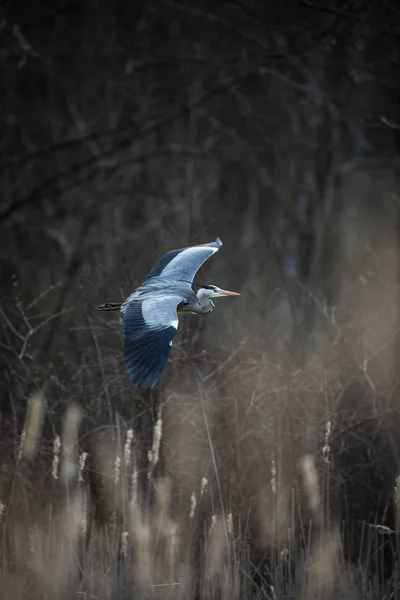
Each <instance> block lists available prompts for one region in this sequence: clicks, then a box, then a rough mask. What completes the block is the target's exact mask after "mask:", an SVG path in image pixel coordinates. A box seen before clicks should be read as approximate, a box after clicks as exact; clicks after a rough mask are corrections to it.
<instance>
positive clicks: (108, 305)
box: [96, 302, 122, 310]
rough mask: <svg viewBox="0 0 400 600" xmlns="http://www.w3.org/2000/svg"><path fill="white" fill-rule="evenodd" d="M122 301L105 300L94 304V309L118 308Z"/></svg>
mask: <svg viewBox="0 0 400 600" xmlns="http://www.w3.org/2000/svg"><path fill="white" fill-rule="evenodd" d="M121 304H122V302H105V303H104V304H99V306H96V310H120V308H121Z"/></svg>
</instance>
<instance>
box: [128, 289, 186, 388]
mask: <svg viewBox="0 0 400 600" xmlns="http://www.w3.org/2000/svg"><path fill="white" fill-rule="evenodd" d="M184 300H185V299H184V298H183V297H182V296H178V295H169V294H165V295H158V296H157V295H156V296H154V297H153V298H145V299H140V297H136V298H134V299H132V301H131V302H128V303H127V304H126V306H125V310H124V311H123V312H124V332H125V337H124V357H125V366H126V370H127V373H128V377H129V379H130V380H131V381H132V382H133V383H137V384H138V386H139V387H154V386H155V385H156V383H157V381H158V380H159V379H160V376H161V373H162V372H163V370H164V367H165V365H166V364H167V360H168V357H169V354H170V352H171V346H172V340H173V339H174V337H175V335H176V332H177V329H178V323H179V321H178V314H177V307H178V305H179V304H180V303H181V302H182V301H184Z"/></svg>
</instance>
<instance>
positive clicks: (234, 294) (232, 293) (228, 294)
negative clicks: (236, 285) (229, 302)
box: [215, 290, 240, 297]
mask: <svg viewBox="0 0 400 600" xmlns="http://www.w3.org/2000/svg"><path fill="white" fill-rule="evenodd" d="M217 296H240V294H239V292H229V291H228V290H218V292H217V293H216V296H215V297H217Z"/></svg>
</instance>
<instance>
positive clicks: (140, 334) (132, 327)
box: [97, 237, 240, 388]
mask: <svg viewBox="0 0 400 600" xmlns="http://www.w3.org/2000/svg"><path fill="white" fill-rule="evenodd" d="M221 246H222V242H221V240H220V239H219V238H218V237H217V238H216V240H215V242H210V243H208V244H201V245H198V246H189V247H187V248H179V249H178V250H171V251H170V252H167V254H165V255H164V256H163V257H162V258H160V260H159V261H158V262H157V263H156V264H155V265H154V267H153V268H152V269H151V271H150V273H149V274H148V275H147V277H146V279H145V280H144V282H143V283H142V285H141V286H140V287H138V288H137V289H136V290H135V291H134V292H133V293H132V294H131V295H130V296H128V298H126V300H124V302H122V303H106V304H101V305H99V306H98V307H97V310H120V311H121V312H122V313H123V315H124V359H125V366H126V371H127V374H128V378H129V379H130V380H131V381H132V382H133V383H136V384H137V385H138V387H141V388H143V387H146V388H152V387H154V386H155V385H156V383H157V382H158V381H159V379H160V377H161V374H162V372H163V370H164V368H165V365H166V364H167V361H168V357H169V355H170V352H171V346H172V341H173V339H174V337H175V335H176V332H177V330H178V325H179V321H178V313H183V312H190V313H195V314H199V315H205V314H208V313H210V312H211V311H212V310H213V308H214V306H215V305H214V303H213V301H212V298H219V297H221V296H240V294H239V293H238V292H230V291H227V290H222V289H221V288H219V287H217V286H216V285H206V286H200V287H199V289H198V290H197V292H195V291H194V290H193V288H192V284H193V279H194V277H195V275H196V273H197V271H198V270H199V268H200V267H201V265H202V264H203V263H204V262H205V261H206V260H207V259H208V258H209V257H210V256H212V255H213V254H215V252H217V251H218V250H219V249H220V248H221Z"/></svg>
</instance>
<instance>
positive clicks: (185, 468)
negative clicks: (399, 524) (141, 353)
mask: <svg viewBox="0 0 400 600" xmlns="http://www.w3.org/2000/svg"><path fill="white" fill-rule="evenodd" d="M269 376H270V383H271V390H273V389H275V391H270V392H269V393H268V394H266V393H265V394H264V395H263V396H261V395H260V397H258V398H256V397H255V396H253V397H252V398H251V401H250V402H247V401H246V402H245V401H244V400H240V396H238V395H236V396H231V397H230V398H228V401H229V405H227V404H226V401H227V399H226V398H225V399H224V397H223V396H222V395H220V396H219V401H218V403H217V402H216V401H215V398H216V396H215V394H216V388H215V387H213V388H211V387H210V390H212V392H213V394H214V395H211V391H210V390H207V389H206V388H205V387H203V388H202V389H201V390H200V389H199V390H198V393H197V394H192V396H189V395H188V394H185V393H184V392H181V393H180V394H172V393H171V394H170V395H169V396H168V397H166V398H164V399H163V402H162V404H161V405H160V406H159V409H158V412H157V414H156V415H155V422H153V426H152V428H151V429H152V431H151V433H152V435H151V436H150V437H149V440H148V449H147V451H145V450H144V449H143V448H141V447H140V443H141V442H140V441H139V439H138V438H139V435H138V434H139V433H140V432H138V431H137V430H136V423H135V422H134V423H133V426H126V427H125V426H123V423H122V422H121V421H120V420H119V421H118V422H117V423H116V424H112V423H110V425H109V427H107V428H104V429H102V430H100V431H97V432H95V433H94V435H93V436H92V438H91V443H90V447H86V449H87V450H88V451H85V450H83V449H82V447H81V444H80V426H81V424H82V421H83V420H84V414H83V412H82V410H81V409H80V408H78V407H77V406H76V405H74V404H71V405H70V406H68V407H67V408H66V410H65V412H64V414H63V415H62V418H61V419H60V421H59V423H60V429H59V431H53V433H52V436H51V439H50V440H49V443H48V445H47V446H46V448H50V450H51V451H50V452H49V451H45V450H44V446H43V443H44V438H45V437H46V432H45V431H43V432H42V426H43V422H44V420H45V418H46V411H47V408H46V399H45V398H44V396H43V395H35V396H33V397H32V398H31V399H30V401H29V403H28V410H27V416H26V420H25V425H24V428H23V431H22V433H21V437H20V440H19V442H18V444H15V451H14V455H13V456H12V454H13V452H9V453H8V459H7V460H6V459H4V461H3V465H2V473H1V477H0V490H1V492H0V499H1V505H0V507H1V516H0V519H1V521H0V525H1V548H0V550H1V566H2V570H1V581H2V586H1V591H0V597H1V598H13V599H14V598H15V600H19V599H22V598H30V599H36V598H49V599H50V598H51V599H58V598H72V597H83V598H96V599H99V600H100V599H104V600H106V599H111V598H118V599H119V598H121V599H122V598H185V599H186V598H199V599H204V600H207V599H212V598H223V599H225V598H226V599H230V598H233V599H234V598H237V599H238V600H239V599H240V600H242V599H246V598H249V599H255V598H257V599H261V598H268V599H270V598H271V599H275V598H288V597H290V598H310V599H317V598H321V599H326V598H352V599H354V598H377V597H382V596H381V595H380V594H382V590H391V592H390V593H391V594H392V595H391V596H390V597H395V595H393V594H394V593H395V592H394V590H395V587H394V586H393V581H394V578H395V575H396V573H397V567H396V565H395V566H394V570H392V572H391V573H390V574H389V575H388V576H386V578H385V580H384V581H383V580H382V572H381V569H382V565H383V562H382V561H383V560H384V559H383V558H382V557H381V558H379V557H378V558H376V560H375V566H376V567H377V569H378V571H377V570H376V569H374V568H370V567H371V565H370V563H369V562H368V560H364V559H363V557H362V553H363V552H364V551H365V548H366V547H367V548H368V552H369V556H371V555H372V554H374V553H376V552H378V553H379V552H382V553H383V552H384V550H383V549H382V540H383V539H384V538H385V536H386V537H388V538H390V540H391V541H390V543H395V542H394V540H397V534H396V532H395V531H394V530H391V529H390V527H388V526H387V525H384V524H383V522H382V523H380V524H379V523H375V526H376V527H375V528H374V523H367V522H364V523H363V526H362V533H363V537H364V540H363V543H361V542H360V539H359V537H357V535H354V537H353V538H352V539H351V543H352V544H353V545H355V546H357V549H356V553H357V552H358V554H359V558H360V561H354V560H353V562H352V561H351V559H352V558H353V556H352V553H351V552H349V551H348V549H347V548H346V543H348V542H346V539H347V538H346V536H345V535H344V533H343V522H344V521H345V519H344V513H343V512H342V513H341V512H340V510H339V508H338V507H339V504H340V503H339V504H337V505H336V506H335V504H334V503H335V490H336V489H337V486H338V485H339V484H340V481H341V479H340V478H341V477H344V475H343V473H344V469H342V471H341V472H340V473H335V472H334V471H335V469H334V467H333V464H334V463H335V460H336V456H338V457H339V458H340V450H338V448H337V436H338V433H337V429H336V427H334V426H333V425H332V421H331V419H332V415H331V414H330V415H327V414H326V413H327V410H326V407H325V409H324V410H323V411H320V413H318V411H315V410H314V409H313V407H314V403H315V401H314V399H312V400H310V404H309V406H307V404H306V403H305V402H302V403H301V404H300V403H299V397H300V393H299V392H297V391H293V390H296V388H294V387H293V386H292V390H291V391H290V386H288V381H287V380H286V385H284V382H283V381H279V378H280V376H278V375H277V373H275V375H274V377H275V380H273V377H272V373H269ZM231 377H232V383H233V384H235V381H234V377H235V376H234V373H232V375H231ZM297 377H298V375H296V377H295V378H294V383H296V381H297ZM213 385H214V384H213ZM303 390H304V387H303ZM237 391H238V393H239V392H240V389H239V387H237ZM331 391H332V390H331ZM307 395H310V397H311V398H312V396H313V394H311V393H310V392H307V393H306V394H305V396H307ZM339 396H340V394H339ZM319 397H320V398H322V397H323V394H320V395H319ZM303 400H304V395H303ZM308 410H313V411H314V412H313V416H312V419H311V416H310V415H308V418H306V415H307V412H308ZM353 413H354V407H353ZM178 415H179V420H178V419H177V416H178ZM312 421H313V424H314V429H311V425H312ZM381 427H382V424H381ZM369 442H371V443H372V438H370V439H369ZM335 444H336V445H335ZM312 449H313V451H311V450H312ZM3 455H4V456H6V455H5V454H4V451H3ZM143 455H146V456H147V465H146V471H145V473H143V472H142V471H141V470H142V467H143V464H144V463H143V460H140V456H142V457H143ZM353 458H354V456H353ZM93 481H95V482H96V484H95V485H93ZM99 482H100V483H99ZM342 483H343V481H342ZM392 483H393V485H392V488H393V490H392V491H393V507H398V500H397V498H398V496H397V495H396V493H395V483H396V480H395V479H394V480H393V482H392ZM396 489H397V488H396ZM376 497H377V496H376ZM371 498H373V496H371V495H370V497H369V498H367V500H368V501H369V500H371ZM364 499H365V498H364ZM99 507H101V510H100V509H99ZM360 515H361V513H360ZM352 518H354V515H352ZM386 522H387V521H386ZM344 527H350V521H347V522H345V525H344ZM379 527H381V529H380V530H379V534H377V535H375V534H376V532H377V530H378V529H379ZM377 528H378V529H377ZM385 528H386V529H385ZM394 529H395V526H394ZM379 538H380V539H379ZM353 550H354V548H353ZM364 558H365V557H364ZM381 559H382V560H381ZM372 566H374V565H372ZM388 597H389V596H388Z"/></svg>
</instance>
